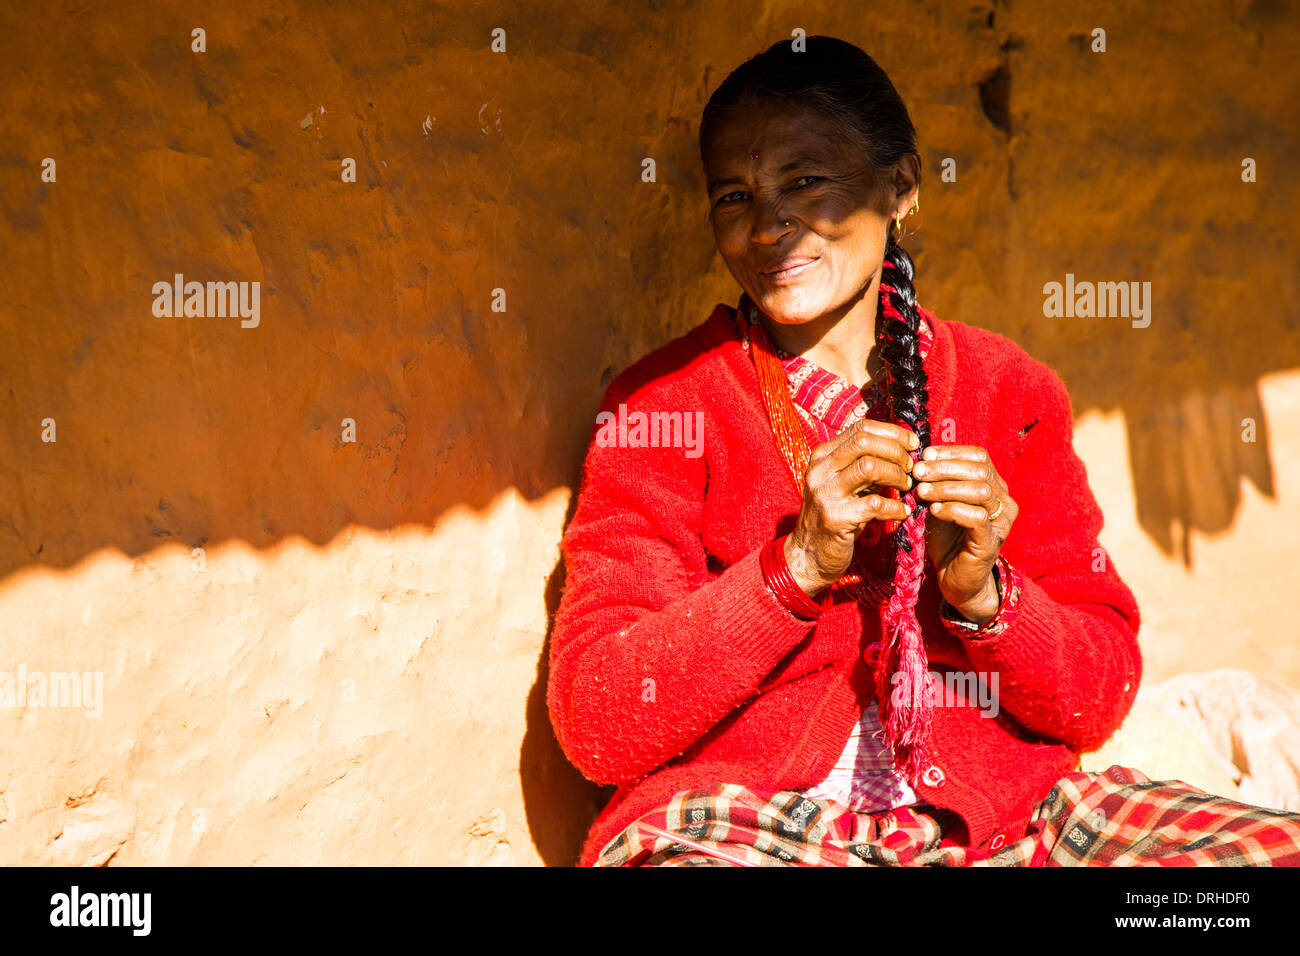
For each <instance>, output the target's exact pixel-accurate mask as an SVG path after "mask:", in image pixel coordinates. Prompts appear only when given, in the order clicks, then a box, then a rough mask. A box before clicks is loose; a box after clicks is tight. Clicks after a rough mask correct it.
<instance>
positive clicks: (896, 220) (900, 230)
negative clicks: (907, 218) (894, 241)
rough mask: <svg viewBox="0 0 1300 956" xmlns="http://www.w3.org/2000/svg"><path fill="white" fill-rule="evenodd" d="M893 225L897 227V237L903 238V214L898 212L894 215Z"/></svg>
mask: <svg viewBox="0 0 1300 956" xmlns="http://www.w3.org/2000/svg"><path fill="white" fill-rule="evenodd" d="M894 225H895V226H897V227H898V238H899V239H900V240H901V239H902V238H903V214H902V213H901V212H900V213H899V214H898V215H897V216H895V217H894Z"/></svg>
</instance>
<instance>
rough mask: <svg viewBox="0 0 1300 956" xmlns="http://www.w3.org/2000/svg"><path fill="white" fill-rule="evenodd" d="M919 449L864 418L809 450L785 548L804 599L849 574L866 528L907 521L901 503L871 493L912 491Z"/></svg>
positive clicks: (901, 433)
mask: <svg viewBox="0 0 1300 956" xmlns="http://www.w3.org/2000/svg"><path fill="white" fill-rule="evenodd" d="M919 445H920V443H919V440H918V439H917V437H916V435H915V434H913V433H912V432H911V431H909V430H908V429H906V428H903V427H902V426H901V425H895V424H893V423H890V422H879V421H875V420H873V419H870V418H867V419H863V420H862V421H860V422H858V423H857V424H856V425H854V426H853V427H852V428H848V429H845V430H844V431H843V432H841V433H840V434H839V435H836V436H835V437H834V438H832V439H831V440H830V441H828V442H823V443H822V444H820V445H818V446H817V447H816V448H814V449H813V451H812V455H811V457H810V458H809V459H808V470H807V471H806V472H805V474H804V486H803V507H802V508H801V509H800V512H799V522H798V524H796V525H795V529H794V531H793V532H791V534H790V537H789V538H787V539H786V543H785V559H786V563H788V564H789V565H790V573H791V574H792V575H793V576H794V579H795V581H796V582H797V583H798V584H799V586H800V587H801V588H803V589H804V591H805V593H807V594H808V596H809V597H812V596H814V595H815V594H816V593H817V592H818V591H820V590H821V589H822V588H824V587H828V586H829V585H831V584H833V583H835V582H836V581H838V580H839V579H840V577H842V576H843V575H844V573H845V572H846V571H847V570H848V569H849V564H850V563H851V562H852V561H853V546H854V542H855V541H856V540H857V538H858V535H859V534H860V533H861V532H862V529H863V528H865V527H866V526H867V522H869V521H875V520H877V519H893V520H896V521H901V520H903V519H904V518H906V517H907V506H906V505H905V504H903V502H901V501H898V500H896V499H894V498H890V497H887V493H886V494H873V493H872V492H873V490H874V489H877V488H897V489H898V490H899V491H900V492H902V491H906V490H908V489H909V488H911V487H912V478H911V476H910V475H909V472H910V471H911V469H912V456H911V454H910V452H911V451H914V450H915V449H916V448H918V447H919Z"/></svg>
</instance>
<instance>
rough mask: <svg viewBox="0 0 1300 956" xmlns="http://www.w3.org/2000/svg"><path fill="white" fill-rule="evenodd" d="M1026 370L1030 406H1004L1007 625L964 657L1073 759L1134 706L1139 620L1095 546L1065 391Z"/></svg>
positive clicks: (972, 643)
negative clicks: (1011, 589)
mask: <svg viewBox="0 0 1300 956" xmlns="http://www.w3.org/2000/svg"><path fill="white" fill-rule="evenodd" d="M1035 366H1036V367H1037V369H1038V370H1039V371H1040V373H1041V375H1039V376H1031V377H1030V381H1031V382H1034V383H1035V385H1036V387H1031V388H1030V389H1029V390H1028V392H1027V394H1028V395H1029V396H1030V397H1031V400H1030V401H1028V402H1025V403H1023V404H1021V403H1016V404H1017V405H1020V407H1022V408H1024V412H1023V415H1022V417H1023V419H1024V421H1023V422H1015V423H1013V427H1016V428H1018V429H1019V428H1023V427H1024V426H1025V425H1028V426H1030V427H1029V430H1028V431H1026V432H1025V433H1024V435H1023V436H1021V435H1020V434H1019V432H1017V435H1016V437H1014V438H1013V439H1012V441H1013V442H1014V443H1015V444H1014V445H1013V452H1012V453H1013V454H1014V455H1015V456H1016V466H1015V467H1014V469H1012V473H1013V474H1014V475H1015V478H1014V479H1010V480H1008V485H1009V487H1010V491H1011V495H1012V497H1013V498H1014V499H1015V501H1016V503H1017V504H1018V505H1019V507H1020V512H1019V515H1018V517H1017V519H1016V522H1015V524H1014V525H1013V526H1012V528H1011V533H1010V534H1009V536H1008V537H1007V540H1006V542H1005V543H1004V544H1003V554H1004V555H1006V556H1007V558H1008V560H1009V561H1010V562H1011V564H1012V565H1013V566H1014V567H1016V568H1017V569H1018V571H1019V575H1018V577H1019V578H1020V583H1021V585H1022V590H1021V593H1020V599H1019V602H1018V607H1017V613H1016V616H1015V620H1014V622H1013V623H1011V624H1010V625H1009V626H1008V627H1006V628H1005V629H1004V630H1002V631H1001V632H1000V633H997V634H996V635H990V636H975V637H969V638H966V639H965V645H966V650H967V653H968V655H969V656H970V659H971V662H972V664H973V665H974V667H975V668H976V670H978V671H979V672H981V673H982V674H984V675H990V676H991V675H994V674H996V676H997V680H998V687H997V690H996V694H997V700H998V705H999V707H1000V708H1001V709H1003V710H1005V711H1006V712H1007V713H1008V714H1010V715H1011V716H1012V717H1014V718H1015V719H1016V720H1017V721H1018V722H1019V723H1020V724H1021V725H1022V726H1024V727H1025V728H1027V729H1028V730H1030V731H1032V732H1034V733H1036V734H1038V735H1040V736H1042V737H1045V738H1048V739H1051V740H1056V741H1059V742H1061V743H1064V744H1065V745H1066V746H1068V747H1070V748H1071V749H1072V750H1075V751H1078V752H1083V751H1087V750H1092V749H1095V748H1096V747H1098V746H1100V745H1101V744H1102V743H1104V742H1105V741H1106V740H1107V739H1108V738H1109V737H1110V736H1111V734H1113V733H1114V732H1115V730H1116V729H1117V728H1118V727H1119V725H1120V723H1121V722H1122V721H1123V719H1124V717H1125V715H1127V714H1128V712H1129V709H1130V708H1131V707H1132V705H1133V700H1134V698H1135V697H1136V696H1137V691H1138V684H1139V683H1140V681H1141V678H1142V658H1141V653H1140V651H1139V649H1138V642H1137V632H1138V627H1139V624H1140V617H1139V612H1138V606H1137V601H1136V600H1135V598H1134V596H1133V593H1132V592H1131V591H1130V590H1129V588H1128V586H1127V585H1125V584H1124V582H1123V581H1122V580H1120V577H1119V574H1118V573H1117V572H1116V570H1115V567H1114V565H1113V564H1112V563H1111V560H1110V555H1109V554H1107V553H1106V551H1105V550H1104V549H1103V548H1102V547H1101V546H1100V544H1099V543H1098V535H1099V533H1100V531H1101V528H1102V522H1103V518H1102V513H1101V509H1100V508H1099V507H1098V505H1097V502H1096V499H1095V498H1094V497H1093V494H1092V491H1091V489H1090V488H1089V487H1088V478H1087V471H1086V468H1085V466H1084V463H1083V461H1082V460H1081V459H1080V458H1079V456H1078V455H1077V454H1076V453H1075V450H1074V442H1073V437H1074V417H1073V412H1072V409H1071V403H1070V397H1069V393H1068V392H1067V391H1066V388H1065V383H1064V382H1062V381H1061V379H1060V377H1059V376H1058V375H1057V374H1056V373H1055V372H1054V371H1052V370H1051V369H1050V368H1048V367H1047V366H1045V365H1041V364H1037V363H1035ZM1035 419H1036V421H1035ZM999 467H1001V465H999ZM1004 477H1005V473H1004ZM1011 481H1014V482H1015V483H1014V484H1011ZM988 679H989V676H986V677H985V680H986V681H987V680H988Z"/></svg>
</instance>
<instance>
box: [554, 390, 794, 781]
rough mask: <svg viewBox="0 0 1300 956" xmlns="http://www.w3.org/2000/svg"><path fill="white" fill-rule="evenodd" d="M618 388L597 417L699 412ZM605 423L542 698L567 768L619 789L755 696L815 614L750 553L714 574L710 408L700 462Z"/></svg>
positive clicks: (575, 531)
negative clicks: (767, 576)
mask: <svg viewBox="0 0 1300 956" xmlns="http://www.w3.org/2000/svg"><path fill="white" fill-rule="evenodd" d="M618 386H619V383H618V382H617V381H616V382H615V383H614V385H612V386H611V388H610V390H609V391H608V392H607V394H606V398H605V401H604V403H603V404H602V409H601V411H602V412H608V413H609V415H610V416H617V415H619V413H620V409H619V405H620V404H621V403H624V402H625V403H626V406H627V407H626V416H627V420H628V421H629V422H632V421H635V416H636V414H637V412H644V413H647V414H649V413H650V412H652V411H664V410H669V411H671V410H678V411H683V414H692V415H693V414H695V412H694V411H686V410H685V409H690V408H694V409H699V407H700V406H699V403H698V402H692V401H689V400H682V399H681V398H678V399H677V408H676V409H672V408H671V407H670V406H671V405H672V404H673V401H672V399H671V397H670V396H668V395H667V393H666V392H665V391H663V390H660V391H659V392H658V395H657V399H656V400H655V401H654V403H653V404H654V405H655V407H654V408H651V407H650V405H651V400H650V399H647V398H644V397H643V396H642V395H641V394H640V393H638V392H635V391H633V392H632V395H631V396H630V397H626V393H625V392H624V391H623V390H621V389H620V388H619V387H618ZM601 417H603V416H598V424H597V427H596V430H595V431H594V432H593V435H592V439H591V442H590V444H589V446H588V450H587V455H586V460H585V462H584V465H583V475H582V481H581V484H580V488H579V494H578V502H577V507H576V509H575V511H574V516H573V519H572V521H571V522H570V524H569V526H568V528H567V529H566V530H565V533H564V536H563V540H562V545H561V547H562V551H563V555H564V561H565V567H566V575H567V576H566V581H565V588H564V593H563V596H562V597H561V600H560V605H559V608H558V610H557V611H556V615H555V621H554V626H553V628H552V631H551V648H550V676H549V680H548V687H547V706H548V708H549V711H550V715H551V722H552V724H553V725H554V727H555V733H556V737H557V739H558V740H559V742H560V746H561V747H562V748H563V750H564V752H565V755H566V756H567V757H568V758H569V760H570V761H571V762H572V763H573V764H574V766H576V767H577V768H578V769H579V770H581V771H582V772H583V774H585V775H586V776H587V777H588V778H590V779H591V780H594V781H596V782H598V783H607V784H608V783H613V784H624V783H630V782H632V781H634V780H637V779H639V778H641V777H643V776H645V775H646V774H648V773H650V772H652V771H653V770H655V769H657V768H659V767H660V766H662V765H663V764H665V763H666V762H668V761H669V760H671V759H672V758H673V757H675V756H677V755H678V754H680V753H682V752H683V751H684V750H686V749H687V748H688V747H689V746H690V745H691V744H693V743H694V742H695V741H696V740H698V739H699V738H700V737H701V736H703V735H704V734H705V733H706V732H707V731H708V730H709V729H710V728H712V727H713V726H714V725H716V724H717V723H718V722H719V721H720V720H722V718H724V717H725V716H727V714H728V713H729V712H731V711H732V710H733V709H734V708H736V707H737V706H739V705H740V704H742V703H744V702H745V701H747V700H749V699H750V698H752V697H753V696H754V695H755V694H756V693H757V691H758V687H759V684H760V683H761V682H762V681H763V679H764V678H765V677H766V676H767V675H768V674H769V673H770V672H771V671H772V669H773V668H774V667H775V666H776V665H777V664H778V663H780V662H781V660H782V658H784V657H785V656H786V655H787V654H788V653H789V652H790V651H791V650H793V649H794V648H795V647H796V646H797V645H798V644H799V643H800V642H801V641H802V640H803V639H804V638H805V637H807V636H808V635H809V634H810V633H811V632H812V629H813V622H812V621H807V620H804V619H802V618H799V617H796V616H795V615H794V614H792V613H790V611H788V610H787V609H786V608H785V607H784V605H782V604H781V603H780V602H779V601H778V600H777V598H776V596H775V595H774V594H773V593H772V592H771V590H770V589H769V588H768V587H767V585H766V583H765V582H764V580H763V576H762V571H761V569H760V567H759V550H760V549H759V548H755V549H754V550H753V551H752V552H750V553H749V554H748V555H746V556H745V557H743V558H741V559H740V560H737V561H735V562H734V563H733V564H731V566H730V567H727V568H726V569H725V570H723V571H722V572H721V573H720V574H717V575H716V576H715V575H714V574H711V573H710V570H709V566H708V565H709V559H708V556H707V554H706V552H705V548H704V545H703V542H702V540H701V530H702V524H703V518H704V507H705V489H706V483H707V467H708V466H707V464H706V462H707V458H708V456H707V448H708V430H707V429H708V421H707V416H706V415H704V414H703V413H701V415H700V418H701V419H703V421H704V427H705V432H704V439H705V442H704V449H705V454H700V455H697V456H696V457H691V456H690V455H688V454H686V452H687V451H688V449H684V448H681V447H677V448H673V447H619V446H618V445H617V444H611V443H609V442H608V441H603V440H602V439H601V431H600V428H601V426H600V424H599V419H600V418H601ZM611 431H612V425H611ZM630 434H632V432H631V430H629V435H630ZM607 437H612V434H609V433H607ZM719 440H720V439H719ZM631 443H632V442H631V441H628V442H627V443H626V444H627V445H630V444H631Z"/></svg>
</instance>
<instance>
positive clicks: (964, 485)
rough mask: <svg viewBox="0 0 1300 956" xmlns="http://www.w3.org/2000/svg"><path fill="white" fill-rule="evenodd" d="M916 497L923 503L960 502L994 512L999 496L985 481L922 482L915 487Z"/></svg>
mask: <svg viewBox="0 0 1300 956" xmlns="http://www.w3.org/2000/svg"><path fill="white" fill-rule="evenodd" d="M916 496H917V497H918V498H921V499H923V500H925V501H962V502H965V503H967V504H972V505H978V506H979V507H981V508H987V509H988V510H989V511H990V512H993V511H996V510H997V507H998V502H999V501H1001V500H1002V499H1001V495H999V494H998V489H997V487H996V486H994V485H993V484H991V483H989V482H987V481H922V482H920V483H919V484H918V485H917V486H916Z"/></svg>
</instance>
